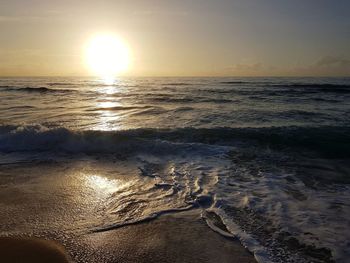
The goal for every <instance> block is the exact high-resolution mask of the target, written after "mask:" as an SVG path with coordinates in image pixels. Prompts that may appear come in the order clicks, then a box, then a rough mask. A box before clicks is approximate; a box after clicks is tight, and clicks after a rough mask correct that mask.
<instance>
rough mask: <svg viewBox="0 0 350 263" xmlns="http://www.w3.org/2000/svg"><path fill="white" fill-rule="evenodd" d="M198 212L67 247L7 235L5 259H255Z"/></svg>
mask: <svg viewBox="0 0 350 263" xmlns="http://www.w3.org/2000/svg"><path fill="white" fill-rule="evenodd" d="M198 212H199V211H198V210H197V211H190V212H183V213H179V214H173V215H165V216H162V217H160V218H158V219H156V220H153V221H149V222H145V223H139V224H135V225H130V226H125V227H121V228H118V229H114V230H109V231H105V232H96V233H88V234H84V235H81V236H79V237H77V236H75V237H74V238H73V239H72V238H70V240H69V241H68V242H66V244H65V246H66V252H65V251H64V249H63V247H61V246H60V245H58V243H56V242H52V241H45V240H43V239H41V240H40V239H33V238H21V237H18V238H6V237H2V238H0V255H1V258H0V259H1V260H0V261H1V262H8V263H34V262H36V263H41V262H45V263H47V262H50V263H67V262H71V261H69V257H71V258H73V260H74V262H77V263H80V262H81V263H82V262H85V263H87V262H91V263H112V262H113V263H114V262H124V263H129V262H130V263H131V262H133V263H146V262H191V263H195V262H213V263H217V262H220V263H225V262H230V263H234V262H237V263H238V262H239V263H249V262H256V261H255V260H254V257H253V255H252V254H251V253H250V252H248V251H247V250H246V249H245V248H244V247H243V246H242V245H241V244H240V243H239V241H238V240H236V239H234V238H227V237H223V236H221V235H219V234H217V233H216V232H214V231H213V230H211V229H210V228H208V226H207V225H206V224H205V222H204V220H203V219H201V218H200V215H199V213H198ZM57 241H58V242H60V240H59V239H58V240H57ZM61 242H63V241H61ZM66 253H67V254H70V256H67V254H66Z"/></svg>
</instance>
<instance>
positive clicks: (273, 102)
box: [0, 78, 350, 262]
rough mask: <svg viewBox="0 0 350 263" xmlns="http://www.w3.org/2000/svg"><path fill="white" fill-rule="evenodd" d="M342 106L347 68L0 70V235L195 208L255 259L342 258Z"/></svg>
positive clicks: (349, 210)
mask: <svg viewBox="0 0 350 263" xmlns="http://www.w3.org/2000/svg"><path fill="white" fill-rule="evenodd" d="M349 113H350V79H347V78H134V79H119V80H115V81H114V82H111V81H106V80H98V79H87V78H85V79H84V78H8V79H4V78H3V79H0V124H1V127H0V167H1V171H0V185H1V188H2V195H3V197H4V198H2V200H4V201H3V202H1V204H0V206H1V212H0V214H1V218H2V220H1V221H2V222H7V223H6V224H2V226H1V228H0V230H1V233H2V234H9V235H11V234H18V233H19V234H20V233H29V232H32V233H37V232H40V231H48V232H50V231H57V229H61V231H63V232H65V231H66V232H72V233H76V234H79V233H83V232H89V231H90V232H91V231H108V230H109V229H112V228H116V227H120V226H123V225H126V224H132V223H135V222H139V221H142V220H149V219H152V218H156V217H158V216H159V215H162V214H164V213H174V212H177V211H182V210H187V209H192V208H201V209H202V210H203V216H204V217H205V218H207V221H208V220H209V221H210V220H214V219H213V218H215V221H217V220H218V219H217V217H216V216H214V217H213V216H209V217H208V216H206V215H208V213H209V214H210V213H214V214H216V215H219V218H220V219H219V221H220V220H222V222H223V224H224V225H225V226H226V227H225V228H223V229H222V231H221V233H222V234H229V235H231V234H234V235H237V236H238V237H239V238H240V240H241V242H242V243H243V244H244V245H245V246H247V247H248V248H249V249H250V250H251V251H252V252H254V253H255V255H256V258H257V259H258V261H261V262H265V261H266V262H285V261H287V260H289V261H291V262H303V261H304V262H312V261H313V262H314V261H320V262H327V261H331V260H332V259H333V260H336V261H339V262H343V261H344V260H345V259H346V258H348V257H349V256H350V244H349V242H348V240H349V238H350V234H349V232H348V231H347V229H348V227H349V224H350V221H349V218H350V207H349V206H350V191H349V190H350V189H349V183H350V174H349V171H350V166H349V162H348V161H349V157H350V150H349V149H350V133H349V132H350V119H349V116H350V114H349ZM51 190H52V192H48V191H51ZM14 191H15V192H16V193H18V195H16V196H18V200H17V199H16V198H12V197H11V195H12V193H13V192H14ZM15 199H16V200H15ZM22 199H23V200H22ZM6 200H7V201H6ZM21 200H22V201H21ZM24 200H26V202H24ZM28 200H30V202H29V201H28ZM62 200H64V201H62ZM21 202H23V205H22V206H20V205H18V204H20V203H21ZM27 203H28V204H27ZM24 204H27V205H24ZM29 204H30V205H29ZM33 211H35V213H34V212H33ZM205 211H206V212H205ZM23 222H27V223H26V224H25V226H24V224H23ZM53 222H54V223H53ZM67 222H70V224H67ZM208 224H209V225H210V226H213V225H215V224H214V223H212V224H211V223H210V222H208ZM223 224H222V223H220V224H219V225H221V226H222V225H223ZM227 231H229V232H230V233H227ZM219 232H220V231H219Z"/></svg>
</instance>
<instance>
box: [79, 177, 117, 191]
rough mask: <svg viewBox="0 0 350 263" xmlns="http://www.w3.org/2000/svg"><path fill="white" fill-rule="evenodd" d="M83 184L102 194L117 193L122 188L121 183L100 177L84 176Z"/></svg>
mask: <svg viewBox="0 0 350 263" xmlns="http://www.w3.org/2000/svg"><path fill="white" fill-rule="evenodd" d="M85 182H86V184H87V186H88V187H90V188H92V189H94V190H95V191H97V192H99V193H104V194H109V193H113V192H115V191H118V190H119V189H120V188H121V187H122V186H123V183H122V182H120V181H119V180H117V179H113V180H111V179H108V178H106V177H104V176H100V175H85Z"/></svg>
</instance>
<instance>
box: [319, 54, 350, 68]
mask: <svg viewBox="0 0 350 263" xmlns="http://www.w3.org/2000/svg"><path fill="white" fill-rule="evenodd" d="M315 66H317V67H341V68H350V59H347V58H344V57H333V56H327V57H323V58H321V59H320V60H318V61H317V62H316V63H315Z"/></svg>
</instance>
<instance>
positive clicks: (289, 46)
mask: <svg viewBox="0 0 350 263" xmlns="http://www.w3.org/2000/svg"><path fill="white" fill-rule="evenodd" d="M349 12H350V1H349V0H215V1H214V0H186V1H184V0H177V1H175V0H173V1H168V0H135V1H133V0H124V1H122V0H119V1H118V0H114V1H112V0H99V1H92V0H70V1H68V0H50V1H47V0H0V76H85V75H89V74H91V73H90V72H89V71H88V69H87V67H86V63H85V61H84V52H83V51H84V46H86V42H87V41H88V39H89V38H91V36H92V35H94V34H99V33H113V34H116V35H118V36H120V37H121V38H122V39H124V41H125V42H126V43H128V46H129V48H130V51H131V65H130V68H129V70H128V71H127V72H125V73H124V74H125V75H128V76H350V15H349Z"/></svg>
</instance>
